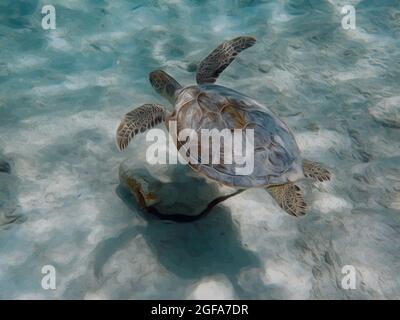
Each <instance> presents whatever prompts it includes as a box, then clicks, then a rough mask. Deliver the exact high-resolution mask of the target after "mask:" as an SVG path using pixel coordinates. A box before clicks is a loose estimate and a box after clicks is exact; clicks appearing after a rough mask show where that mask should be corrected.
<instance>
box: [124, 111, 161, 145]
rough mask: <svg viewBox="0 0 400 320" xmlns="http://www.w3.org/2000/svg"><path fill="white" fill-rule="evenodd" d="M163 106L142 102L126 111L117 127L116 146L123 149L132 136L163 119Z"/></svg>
mask: <svg viewBox="0 0 400 320" xmlns="http://www.w3.org/2000/svg"><path fill="white" fill-rule="evenodd" d="M165 116H166V112H165V109H164V107H162V106H160V105H158V104H144V105H142V106H140V107H139V108H136V109H134V110H132V111H131V112H129V113H127V114H126V115H125V117H124V118H123V119H122V121H121V124H120V125H119V127H118V129H117V147H118V149H119V150H121V151H122V150H124V149H125V148H126V147H127V146H128V144H129V142H130V141H131V140H132V138H133V137H134V136H135V135H137V134H138V133H141V132H145V131H146V130H147V129H150V128H153V127H154V126H156V125H157V124H159V123H161V122H164V121H165Z"/></svg>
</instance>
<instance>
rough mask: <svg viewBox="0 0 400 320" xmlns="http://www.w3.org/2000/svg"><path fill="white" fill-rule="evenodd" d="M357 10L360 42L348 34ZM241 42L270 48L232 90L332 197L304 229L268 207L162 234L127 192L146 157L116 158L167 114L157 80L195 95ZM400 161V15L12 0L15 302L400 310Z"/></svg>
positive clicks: (2, 219)
mask: <svg viewBox="0 0 400 320" xmlns="http://www.w3.org/2000/svg"><path fill="white" fill-rule="evenodd" d="M349 3H350V4H353V5H356V10H357V28H356V30H343V29H342V27H341V19H342V16H341V14H340V9H341V6H342V5H344V4H349ZM45 4H53V5H55V7H56V10H57V29H56V30H49V31H45V30H42V29H41V18H42V15H41V12H40V11H41V7H42V6H43V5H45ZM243 34H250V35H254V36H256V37H257V39H258V43H257V45H256V46H254V47H253V48H251V49H249V50H246V51H245V52H243V53H242V54H241V55H240V57H239V58H238V59H237V61H235V62H234V63H233V64H232V65H231V66H230V67H229V68H228V69H227V70H226V71H225V72H224V73H223V74H222V76H221V77H220V79H219V83H220V84H222V85H225V86H229V87H232V88H234V89H236V90H238V91H240V92H243V93H246V94H247V95H250V96H252V97H254V98H256V99H257V100H258V101H260V102H262V103H265V104H266V105H267V106H269V107H270V108H271V110H273V111H274V112H276V113H277V114H279V115H281V116H282V117H283V119H284V120H285V121H286V122H287V123H288V124H289V125H290V127H291V128H292V129H293V132H294V134H295V136H296V139H297V142H298V144H299V146H300V149H301V151H302V152H303V154H304V157H307V158H310V159H312V160H316V161H321V162H324V163H325V164H327V165H328V166H329V167H330V168H331V170H332V172H333V180H332V181H331V182H329V183H326V184H317V185H315V188H313V189H309V190H308V191H307V199H308V201H309V203H310V207H311V208H310V211H309V213H308V215H307V216H306V217H304V218H302V219H296V218H293V217H291V216H289V215H287V214H285V213H284V212H283V211H282V210H281V209H280V208H279V207H278V206H277V205H276V204H275V203H274V202H273V200H272V198H271V197H270V196H269V195H268V194H267V193H265V192H264V191H263V190H248V191H246V192H244V193H242V194H240V195H238V196H237V197H234V198H231V199H229V200H228V201H226V202H225V203H223V204H222V205H219V206H218V207H217V208H215V210H214V211H213V212H212V213H211V214H210V215H209V216H207V217H206V218H204V219H202V220H200V221H197V222H194V223H190V224H176V223H166V222H161V221H158V220H155V219H147V218H146V217H145V216H143V214H139V212H138V210H139V209H137V210H133V209H132V207H129V206H127V205H126V204H125V202H124V201H122V199H121V198H120V197H119V196H118V194H117V192H116V190H117V187H118V184H119V181H118V167H119V164H120V163H121V162H122V161H123V160H124V159H126V158H129V157H141V156H142V157H143V154H144V152H145V150H146V149H145V148H146V145H145V142H144V140H145V139H144V138H137V139H136V141H135V142H134V143H132V145H131V146H130V148H128V150H127V151H126V152H124V153H120V152H118V151H117V149H116V146H115V142H114V137H115V129H116V127H117V125H118V123H119V121H120V119H121V117H122V115H123V114H125V113H126V112H128V111H130V110H131V109H133V108H135V107H137V106H139V105H141V104H143V103H146V102H158V103H163V104H167V103H166V102H165V101H164V100H163V99H162V97H159V96H157V94H156V93H155V92H154V91H153V89H152V88H151V86H150V84H149V83H148V80H147V76H148V73H149V72H150V71H152V70H154V69H158V68H162V69H164V70H166V71H168V72H169V73H171V74H172V75H174V76H175V77H176V78H177V79H178V81H180V82H181V83H183V84H190V83H194V79H195V72H194V71H193V69H194V68H193V64H196V63H198V62H199V61H200V60H201V59H202V58H203V57H205V55H206V54H208V53H209V52H210V51H211V50H212V49H213V48H214V47H215V46H216V45H218V44H219V43H220V42H222V41H223V40H226V39H230V38H233V37H235V36H238V35H243ZM399 147H400V2H399V1H397V0H365V1H356V0H347V1H344V0H343V1H339V0H318V1H317V0H276V1H272V0H271V1H266V0H264V1H261V0H260V1H257V0H254V1H251V0H234V1H228V0H222V1H200V0H197V1H195V0H192V1H183V0H154V1H144V0H142V1H133V0H132V1H128V0H118V1H89V0H81V1H78V0H69V1H64V0H52V1H37V0H29V1H28V0H26V1H16V0H2V1H1V2H0V158H1V159H3V160H1V161H6V162H7V163H8V164H9V166H10V167H9V169H10V170H7V168H8V167H7V166H6V165H5V164H4V165H3V171H10V173H6V172H2V173H0V210H1V211H0V299H7V298H12V299H27V298H34V299H59V298H62V299H96V298H100V299H108V298H112V299H118V298H128V299H166V298H168V299H186V298H226V299H230V298H235V299H236V298H238V299H241V298H249V299H279V298H287V299H303V298H304V299H357V298H361V299H394V298H397V299H398V298H400V277H399V268H400V234H399V233H400V149H399ZM188 192H191V191H190V190H188ZM193 192H195V191H194V190H193ZM48 264H50V265H53V266H54V267H55V268H56V271H57V289H56V290H48V291H46V290H43V289H42V287H41V279H42V274H41V269H42V267H43V266H44V265H48ZM344 265H353V266H354V267H355V268H356V270H357V288H356V290H344V289H343V288H342V287H341V280H342V277H343V274H342V273H341V270H342V267H343V266H344Z"/></svg>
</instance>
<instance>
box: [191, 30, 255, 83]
mask: <svg viewBox="0 0 400 320" xmlns="http://www.w3.org/2000/svg"><path fill="white" fill-rule="evenodd" d="M255 43H256V39H255V38H254V37H237V38H235V39H232V40H229V41H225V42H224V43H222V44H220V45H219V46H218V47H217V48H216V49H215V50H214V51H213V52H211V53H210V54H209V55H208V56H207V57H206V58H205V59H204V60H203V61H202V62H201V63H200V65H199V70H198V72H197V76H196V80H197V83H198V84H205V83H214V82H215V81H216V80H217V78H218V76H219V75H220V73H221V72H222V71H224V70H225V69H226V67H228V66H229V65H230V64H231V62H232V61H233V60H234V59H235V58H236V56H237V55H238V54H239V53H240V52H242V51H243V50H245V49H247V48H250V47H251V46H253V45H254V44H255Z"/></svg>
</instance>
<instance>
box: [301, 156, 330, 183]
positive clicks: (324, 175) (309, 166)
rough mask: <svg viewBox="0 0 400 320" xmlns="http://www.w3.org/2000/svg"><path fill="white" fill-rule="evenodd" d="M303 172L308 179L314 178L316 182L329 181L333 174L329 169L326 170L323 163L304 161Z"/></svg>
mask: <svg viewBox="0 0 400 320" xmlns="http://www.w3.org/2000/svg"><path fill="white" fill-rule="evenodd" d="M303 171H304V175H305V176H306V177H307V178H312V179H314V180H316V181H320V182H323V181H329V180H331V173H330V172H329V170H328V169H326V168H324V167H323V165H322V164H321V163H318V162H314V161H310V160H304V161H303Z"/></svg>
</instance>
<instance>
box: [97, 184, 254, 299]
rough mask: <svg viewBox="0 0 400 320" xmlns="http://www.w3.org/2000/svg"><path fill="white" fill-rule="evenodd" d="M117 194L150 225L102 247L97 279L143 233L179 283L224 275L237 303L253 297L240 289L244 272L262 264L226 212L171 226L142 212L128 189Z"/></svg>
mask: <svg viewBox="0 0 400 320" xmlns="http://www.w3.org/2000/svg"><path fill="white" fill-rule="evenodd" d="M116 192H117V195H118V197H119V198H120V199H121V200H122V201H123V202H124V204H125V205H126V206H127V207H129V208H130V209H131V210H132V212H137V213H138V214H139V215H140V216H141V217H142V218H144V219H145V220H146V221H147V222H148V223H147V225H146V226H139V227H137V226H134V227H127V228H125V229H124V230H123V231H122V232H121V233H120V234H119V236H118V237H116V238H111V239H107V240H106V241H105V242H106V243H103V244H102V245H101V249H100V248H98V249H100V250H99V251H97V254H96V258H97V261H96V262H95V266H96V267H95V275H96V276H101V270H102V267H103V266H104V265H105V263H106V262H107V260H108V259H109V258H111V256H112V254H113V253H114V252H115V251H116V250H118V248H121V247H124V245H125V244H126V243H129V241H130V240H132V239H134V238H135V237H137V236H138V235H139V234H140V235H142V236H143V238H144V239H145V241H146V242H147V244H148V246H149V248H150V249H151V251H152V252H153V254H154V256H155V257H156V259H157V260H158V262H159V263H160V264H161V265H162V266H163V267H165V268H166V269H167V270H168V271H170V272H171V273H173V274H175V275H176V276H178V277H179V278H180V279H185V280H190V281H193V282H197V281H200V280H202V278H204V277H213V276H218V275H221V274H223V275H225V276H226V278H227V279H229V281H230V282H231V285H232V287H233V289H234V291H235V295H236V296H237V297H238V298H246V297H247V298H249V296H248V294H249V293H247V292H246V290H244V289H243V288H242V287H241V286H240V285H239V275H240V272H241V271H242V270H243V269H245V268H260V267H262V263H261V261H260V260H259V258H258V257H257V255H256V254H254V253H253V252H252V251H250V250H248V249H246V248H245V247H244V246H243V245H242V243H241V239H240V234H239V232H238V228H237V226H236V225H235V222H234V221H233V220H232V217H231V214H230V212H229V211H228V209H227V208H226V207H224V206H221V205H219V206H216V207H214V208H213V209H212V210H211V211H209V212H208V214H207V215H206V216H203V217H202V219H199V220H197V221H194V222H191V223H176V222H173V221H169V222H167V221H165V220H160V219H159V218H158V217H157V216H154V215H152V214H150V213H148V212H147V211H145V210H143V209H140V208H139V207H138V205H137V203H136V201H135V200H134V198H133V196H132V195H131V193H130V192H129V191H128V190H126V189H125V188H124V187H122V186H118V187H117V190H116ZM179 216H181V215H179ZM180 222H182V221H180ZM164 298H165V297H164ZM176 298H179V297H176ZM181 298H184V297H181Z"/></svg>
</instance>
